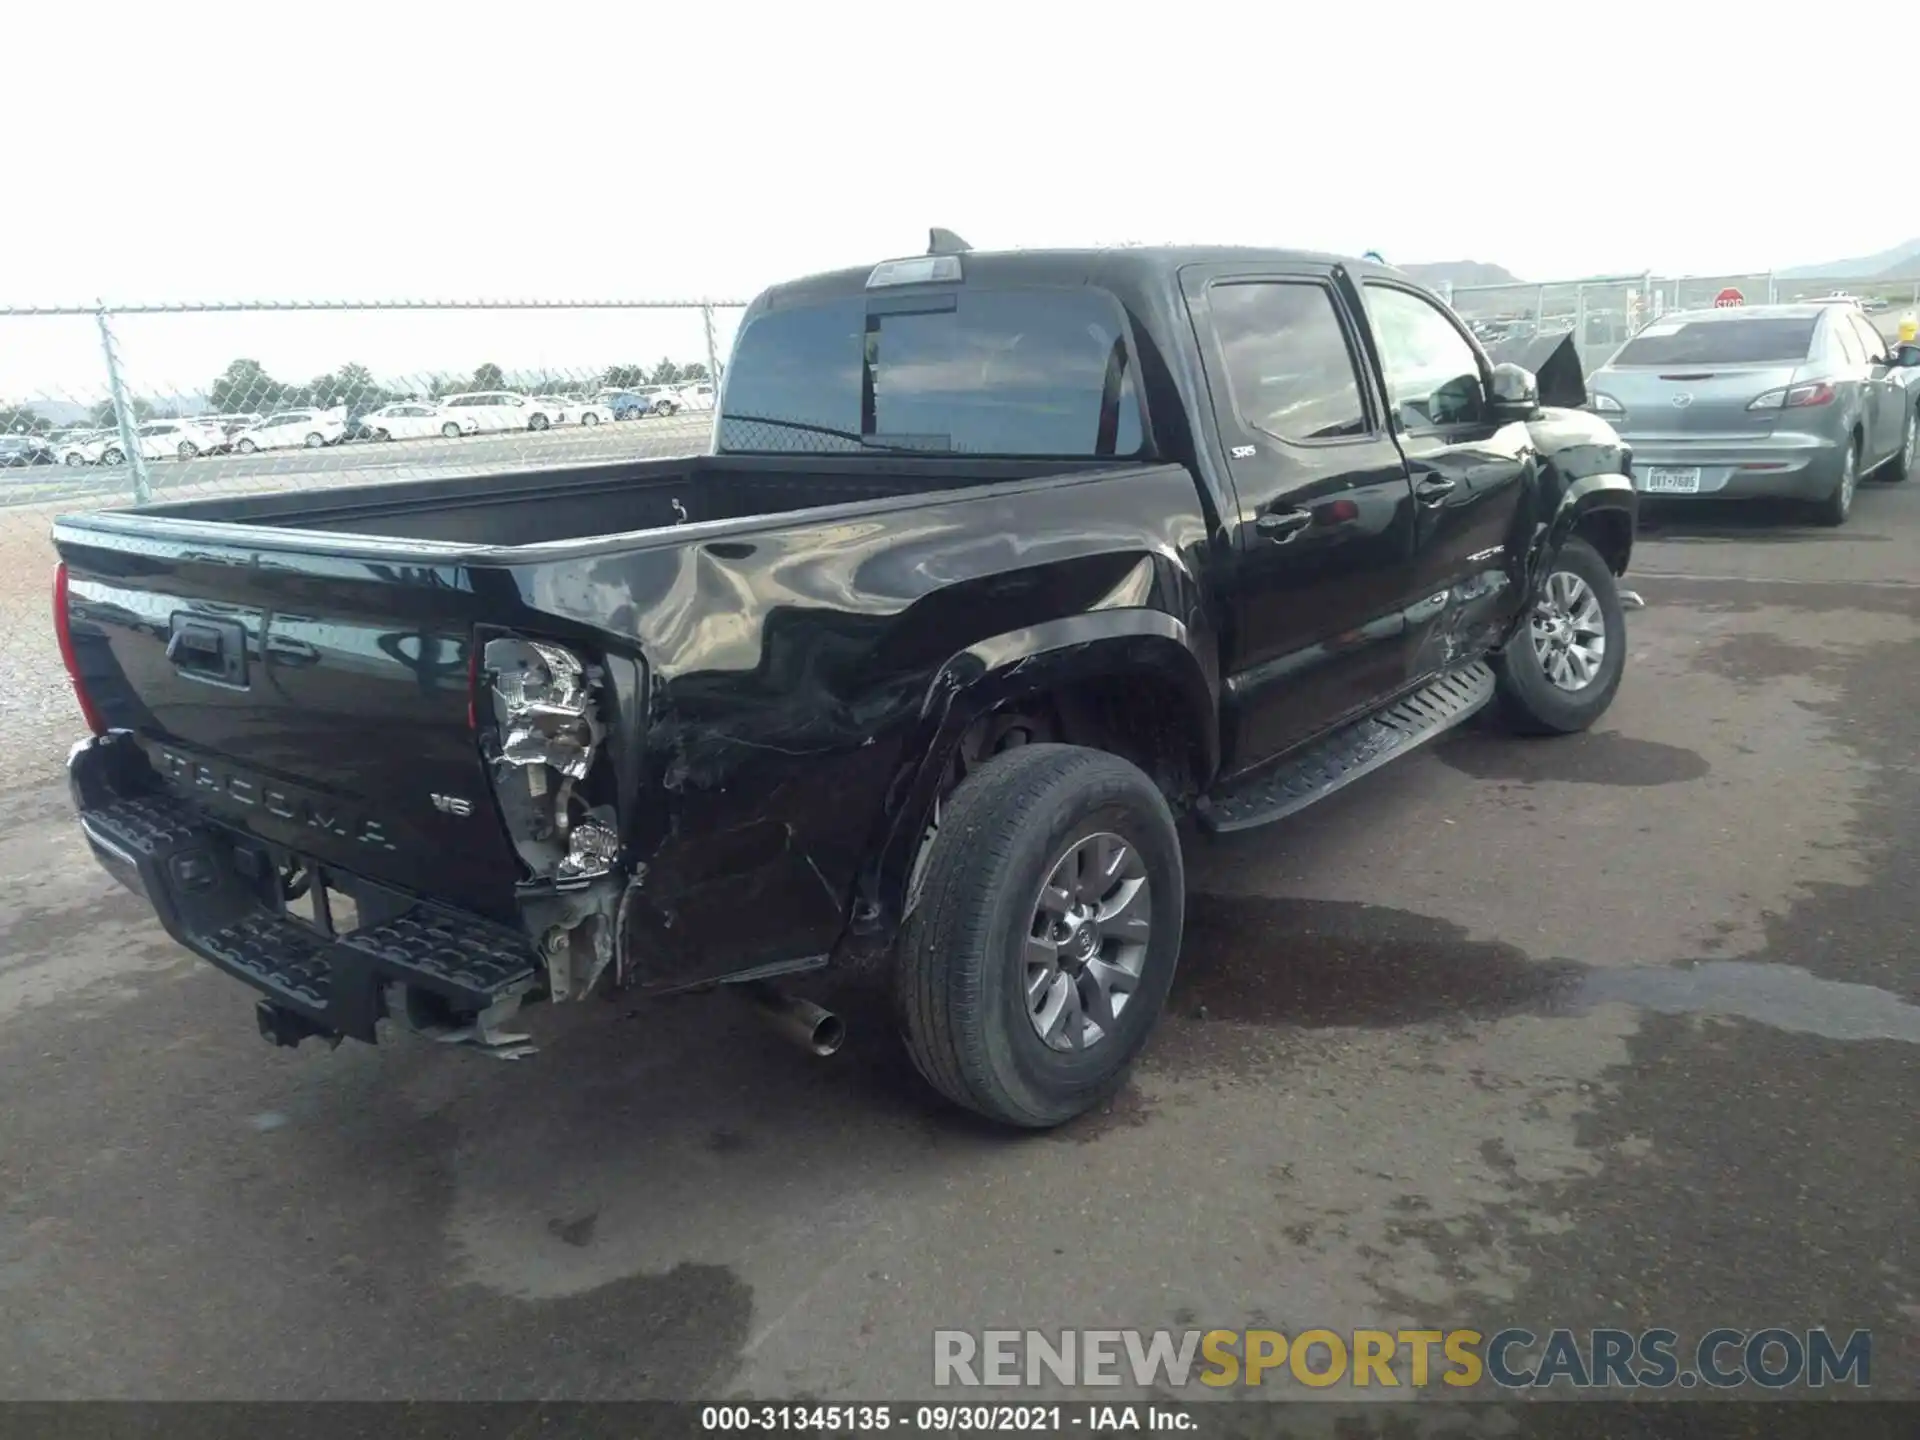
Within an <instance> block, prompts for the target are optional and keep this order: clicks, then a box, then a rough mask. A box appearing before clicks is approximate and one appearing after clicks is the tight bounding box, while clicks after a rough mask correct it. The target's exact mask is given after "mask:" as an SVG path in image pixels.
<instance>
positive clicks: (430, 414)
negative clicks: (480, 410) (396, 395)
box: [360, 400, 480, 440]
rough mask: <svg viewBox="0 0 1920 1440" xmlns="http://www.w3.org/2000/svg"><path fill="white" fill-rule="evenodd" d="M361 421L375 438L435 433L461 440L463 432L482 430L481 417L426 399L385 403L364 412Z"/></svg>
mask: <svg viewBox="0 0 1920 1440" xmlns="http://www.w3.org/2000/svg"><path fill="white" fill-rule="evenodd" d="M360 425H361V428H363V429H364V430H365V431H366V432H367V433H368V434H369V435H371V436H372V437H373V438H374V439H376V440H424V439H426V438H428V437H429V436H433V435H444V436H445V437H446V438H447V439H449V440H458V439H459V438H460V437H461V436H462V435H478V434H479V433H480V421H479V420H478V419H477V418H476V417H475V416H473V415H471V414H469V415H461V414H459V413H457V412H456V411H452V410H442V409H441V408H440V407H439V406H438V405H429V404H428V403H427V402H426V401H424V400H401V401H398V402H396V403H395V404H392V405H382V406H381V407H380V408H379V409H378V410H370V411H368V412H367V413H366V414H365V415H363V416H361V417H360Z"/></svg>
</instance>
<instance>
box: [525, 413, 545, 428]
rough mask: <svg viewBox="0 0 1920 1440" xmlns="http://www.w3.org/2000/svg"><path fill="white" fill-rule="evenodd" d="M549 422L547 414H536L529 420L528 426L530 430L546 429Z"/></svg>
mask: <svg viewBox="0 0 1920 1440" xmlns="http://www.w3.org/2000/svg"><path fill="white" fill-rule="evenodd" d="M549 423H550V422H549V421H548V419H547V417H546V416H544V415H535V416H534V417H533V418H532V419H531V420H529V421H527V428H528V429H529V430H544V429H546V428H547V426H548V424H549Z"/></svg>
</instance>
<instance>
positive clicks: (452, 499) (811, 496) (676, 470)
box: [123, 455, 1112, 547]
mask: <svg viewBox="0 0 1920 1440" xmlns="http://www.w3.org/2000/svg"><path fill="white" fill-rule="evenodd" d="M1076 468H1077V469H1089V470H1090V469H1094V468H1106V469H1111V468H1112V462H1111V461H1106V462H1089V461H1080V462H1070V461H1007V460H997V461H996V460H984V459H957V460H956V459H931V458H930V459H924V460H923V459H916V458H912V457H904V458H903V457H898V456H872V457H860V456H853V457H849V456H846V455H828V456H794V455H768V456H743V455H719V456H715V455H697V456H690V457H679V458H675V459H670V460H640V461H617V462H613V463H609V464H600V465H584V466H577V467H568V468H565V469H552V468H547V469H540V470H525V471H503V472H500V473H497V474H491V475H481V476H458V477H454V478H451V479H444V480H425V481H414V482H400V483H394V482H391V481H388V482H384V483H378V484H368V485H352V486H344V487H335V488H329V489H324V490H304V491H303V490H294V491H285V492H281V493H277V494H270V495H248V496H241V497H233V498H227V497H222V498H219V499H212V500H193V501H185V502H181V503H178V504H163V505H150V506H147V507H144V508H142V509H139V510H135V511H129V512H123V513H128V514H134V515H148V516H155V517H161V518H167V519H177V520H184V521H191V522H196V523H200V524H237V525H250V526H260V527H264V528H270V529H276V530H297V531H308V532H315V531H317V532H321V533H334V534H348V535H369V536H379V537H382V538H386V539H395V540H425V541H434V542H439V543H444V544H457V545H463V546H476V547H497V546H518V545H538V544H551V543H554V542H558V541H566V540H581V539H587V538H589V537H593V536H601V535H628V534H632V533H633V532H635V531H645V530H656V529H669V528H672V527H675V526H679V525H688V524H697V523H701V522H707V521H724V520H744V519H752V518H756V517H760V516H770V515H781V514H787V513H790V512H793V511H798V510H811V509H817V508H821V507H825V506H831V505H845V504H854V503H859V502H863V501H872V500H889V499H898V498H901V497H907V496H918V495H926V494H934V493H938V492H940V491H947V490H956V489H965V488H971V487H975V486H980V485H990V484H996V483H1002V482H1005V481H1011V480H1025V479H1031V478H1033V477H1035V476H1037V475H1043V474H1048V473H1052V472H1055V471H1068V470H1073V469H1076Z"/></svg>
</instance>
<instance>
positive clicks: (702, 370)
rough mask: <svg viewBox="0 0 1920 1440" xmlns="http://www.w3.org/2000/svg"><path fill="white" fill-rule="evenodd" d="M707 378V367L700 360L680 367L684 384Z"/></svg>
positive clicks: (681, 380)
mask: <svg viewBox="0 0 1920 1440" xmlns="http://www.w3.org/2000/svg"><path fill="white" fill-rule="evenodd" d="M706 378H707V367H706V366H704V365H702V364H701V363H700V362H699V361H698V360H695V361H693V362H692V363H691V364H687V365H682V366H681V367H680V383H681V384H683V385H692V384H694V383H695V382H696V381H700V380H705V379H706Z"/></svg>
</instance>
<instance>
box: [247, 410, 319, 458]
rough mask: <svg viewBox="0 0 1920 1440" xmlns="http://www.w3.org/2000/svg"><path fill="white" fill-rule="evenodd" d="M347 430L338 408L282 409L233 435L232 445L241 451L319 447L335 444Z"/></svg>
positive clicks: (249, 452) (314, 448)
mask: <svg viewBox="0 0 1920 1440" xmlns="http://www.w3.org/2000/svg"><path fill="white" fill-rule="evenodd" d="M346 433H347V426H346V421H345V419H344V417H343V415H342V413H341V412H340V411H337V410H281V411H278V412H276V413H274V414H272V415H269V416H267V418H266V419H264V420H262V421H261V422H260V423H259V424H258V425H252V426H249V427H248V428H247V429H245V430H242V431H241V432H240V433H239V434H237V435H235V436H234V437H233V448H234V449H235V450H236V451H238V452H239V453H240V454H242V455H251V454H253V453H254V451H256V450H291V449H296V448H299V447H305V448H306V449H308V450H318V449H319V448H320V447H321V446H323V445H332V444H334V443H335V442H336V441H338V440H340V439H341V437H342V436H344V435H345V434H346Z"/></svg>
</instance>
